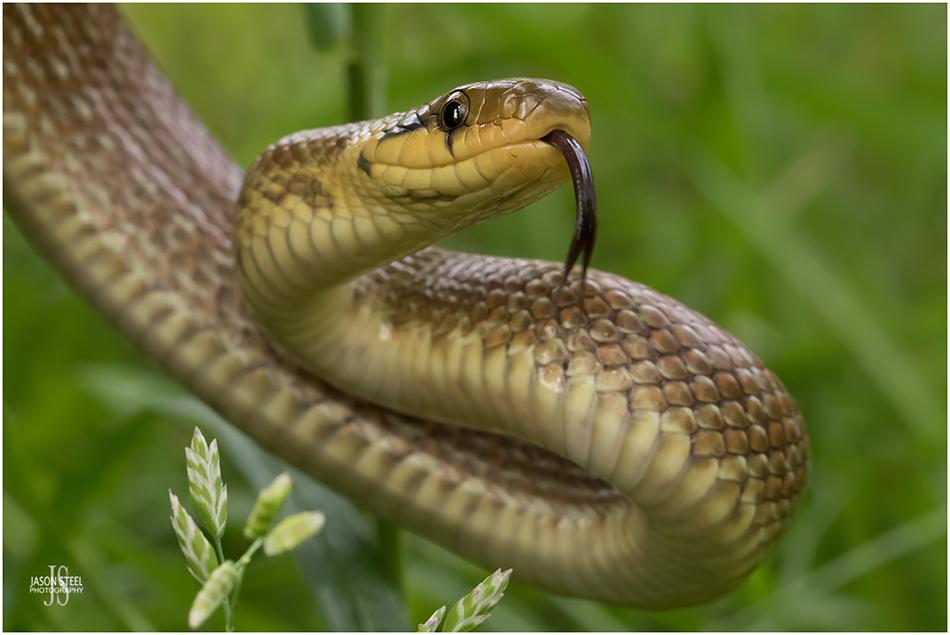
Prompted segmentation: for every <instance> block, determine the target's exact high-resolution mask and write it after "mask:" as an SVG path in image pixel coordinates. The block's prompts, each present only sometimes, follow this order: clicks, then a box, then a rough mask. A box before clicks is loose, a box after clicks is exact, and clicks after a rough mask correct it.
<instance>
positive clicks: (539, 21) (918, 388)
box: [3, 5, 947, 630]
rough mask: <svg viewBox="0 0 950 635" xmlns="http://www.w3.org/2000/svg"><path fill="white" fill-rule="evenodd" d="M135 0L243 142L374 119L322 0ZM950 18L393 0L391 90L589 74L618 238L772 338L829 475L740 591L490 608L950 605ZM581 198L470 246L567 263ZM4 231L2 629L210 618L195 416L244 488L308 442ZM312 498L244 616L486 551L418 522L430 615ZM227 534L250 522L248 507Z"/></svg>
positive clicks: (466, 578) (916, 614) (614, 613)
mask: <svg viewBox="0 0 950 635" xmlns="http://www.w3.org/2000/svg"><path fill="white" fill-rule="evenodd" d="M127 14H128V15H129V16H130V18H131V19H132V21H133V23H134V25H135V27H136V29H137V30H138V31H139V33H140V34H141V36H142V37H143V38H144V39H145V41H146V42H147V43H148V45H149V46H150V47H151V48H152V50H153V51H154V52H155V54H156V56H157V58H158V59H159V61H160V63H161V65H162V67H163V68H164V69H165V71H166V72H167V73H168V75H169V76H170V77H171V79H172V80H173V82H174V83H175V85H176V86H177V88H178V89H179V91H180V93H181V94H182V95H183V96H184V97H185V99H186V100H187V101H188V102H189V103H190V104H191V105H192V106H193V108H194V109H195V110H196V112H197V113H198V114H199V115H200V116H201V117H202V118H203V119H204V121H205V122H206V123H207V124H208V126H209V127H210V128H211V130H212V131H213V132H214V133H215V134H216V135H217V136H218V138H219V139H220V140H221V141H222V143H223V144H224V146H225V147H226V148H228V149H229V150H230V151H231V153H232V154H233V156H234V157H235V158H236V159H237V160H238V161H239V162H240V163H241V164H242V165H247V164H248V163H249V162H250V161H251V160H252V158H253V157H254V156H255V155H256V154H257V153H258V152H259V151H260V150H261V149H263V148H264V147H265V146H266V145H267V144H268V143H270V142H271V141H273V140H275V139H277V138H278V137H279V136H281V135H284V134H287V133H289V132H292V131H295V130H298V129H302V128H308V127H319V126H323V125H329V124H333V123H339V122H342V121H345V120H346V119H347V117H346V114H345V113H346V104H345V102H346V86H345V83H344V78H345V75H344V73H345V62H346V55H345V52H344V51H342V50H340V49H338V48H333V47H331V48H329V49H327V50H321V51H317V50H316V49H315V48H313V47H312V45H311V43H310V41H309V39H308V38H309V35H310V33H309V32H308V26H307V20H306V14H305V12H304V11H303V10H302V9H301V8H300V7H296V6H285V5H274V6H267V7H264V6H254V5H239V6H238V5H235V6H227V5H216V6H182V5H177V6H161V5H152V6H147V5H135V6H130V7H128V8H127ZM946 18H947V16H946V7H945V6H942V5H903V6H895V5H872V6H869V5H848V6H833V5H825V6H815V5H811V6H779V5H770V6H750V5H743V6H708V5H704V6H687V5H677V6H650V5H639V6H620V5H601V6H586V5H557V6H543V5H530V6H528V5H525V6H519V5H506V6H495V5H467V6H449V5H424V6H422V5H399V6H391V7H388V8H387V10H385V17H384V19H385V23H384V28H383V31H384V32H385V33H386V40H385V41H384V42H382V43H381V44H380V50H381V51H383V54H384V56H385V59H384V60H383V62H384V63H385V68H386V73H387V84H386V85H387V95H386V96H387V101H388V103H389V105H390V106H391V107H392V109H393V110H395V109H401V108H406V107H410V106H414V105H416V104H418V103H422V102H423V101H426V100H428V99H430V98H431V97H432V96H435V95H437V94H440V93H442V92H444V91H446V90H447V89H449V88H451V87H452V86H454V85H456V84H460V83H463V82H468V81H473V80H478V79H488V78H495V77H505V76H541V77H551V78H554V79H557V80H560V81H564V82H567V83H571V84H573V85H575V86H577V87H578V88H580V89H581V91H582V92H584V93H585V94H586V95H587V97H588V99H589V100H590V103H591V106H592V110H593V117H594V133H593V134H594V136H593V143H592V149H591V153H590V157H591V162H592V164H593V169H594V174H595V177H596V179H597V188H598V195H599V201H600V218H601V221H600V222H601V234H600V239H599V244H598V247H597V250H596V251H595V254H594V260H593V265H594V266H596V267H597V268H600V269H605V270H609V271H614V272H617V273H620V274H623V275H624V276H627V277H630V278H632V279H635V280H639V281H641V282H644V283H646V284H649V285H650V286H653V287H655V288H656V289H659V290H660V291H662V292H664V293H667V294H669V295H672V296H674V297H676V298H678V299H680V300H682V301H683V302H685V303H686V304H688V305H689V306H692V307H694V308H696V309H699V310H700V311H702V312H703V313H705V314H706V315H708V316H710V317H711V318H713V319H714V320H716V321H717V322H718V323H720V324H721V325H723V326H724V327H726V328H727V329H728V330H730V331H732V332H733V333H735V334H736V335H738V336H739V337H740V339H742V340H744V341H745V342H747V343H748V344H749V345H750V346H751V347H752V348H753V349H754V350H755V351H756V352H757V353H758V354H759V355H760V356H761V357H762V358H763V359H765V360H766V361H767V362H768V364H769V366H770V367H771V368H772V369H773V370H774V371H776V372H777V373H778V374H779V375H780V376H781V377H782V378H783V380H784V382H785V383H786V385H787V386H788V387H789V389H790V390H791V392H792V393H793V394H794V395H795V396H796V398H797V400H798V402H799V405H800V406H801V409H802V411H803V412H804V414H805V417H806V420H807V422H808V424H809V430H810V432H811V435H812V439H813V448H814V470H813V474H812V480H811V484H810V491H809V494H808V495H807V496H806V497H805V498H804V500H803V502H802V505H801V507H800V510H799V512H798V513H797V517H796V518H795V521H794V523H793V525H792V527H791V529H790V530H789V532H788V534H787V536H786V538H785V540H784V541H783V543H782V544H781V546H780V548H779V550H778V552H777V553H776V555H775V556H774V557H772V558H771V559H770V561H769V562H768V564H767V565H766V566H764V567H762V568H761V569H760V570H758V571H757V572H756V573H755V574H754V575H753V576H752V577H751V578H750V580H749V581H748V582H747V583H746V584H745V585H744V586H743V587H742V588H741V589H739V590H738V591H737V592H735V593H733V594H731V595H729V596H728V597H726V598H723V599H722V600H720V601H717V602H715V603H713V604H710V605H708V606H704V607H699V608H694V609H687V610H678V611H670V612H666V613H649V612H642V611H634V610H630V609H626V608H622V607H611V606H606V605H600V604H596V603H592V602H587V601H580V600H573V599H563V598H555V597H552V596H548V595H546V594H543V593H541V592H539V591H537V590H536V589H534V588H532V587H530V586H529V585H527V584H524V583H519V581H518V580H517V571H516V572H515V578H514V580H513V581H512V584H511V586H510V588H509V591H508V593H507V595H506V597H505V600H504V601H503V602H502V603H501V605H500V606H499V608H498V610H497V611H496V612H495V614H494V616H493V617H492V619H491V620H490V621H489V622H487V623H486V625H485V626H486V628H487V629H499V630H501V629H512V630H522V629H563V630H575V629H578V630H580V629H603V630H619V629H623V630H654V629H747V628H756V629H887V630H894V629H897V630H903V629H909V630H916V629H928V630H945V629H946V627H947V614H946V609H947V606H946V599H947V578H946V563H947V555H946V518H947V516H946V494H947V492H946V483H947V480H946V456H947V448H946V424H947V403H946V396H947V393H946V386H947V374H946V372H947V371H946V369H947V366H946V364H947V358H946V351H947V340H946V333H947V330H946V328H947V313H946V310H947V295H946V291H947V278H946V271H947V270H946V267H945V265H946V262H947V242H946V237H947V225H946V222H947V216H946V209H947V198H946V196H947V181H946V174H947V163H946V161H947V146H946V140H947V128H946V121H947V110H946V106H947V101H946V99H947V92H946V90H947V86H946V77H947V67H946V60H947V57H946V50H947V40H946V24H947V19H946ZM572 217H573V208H572V200H571V193H570V189H569V188H562V189H561V190H560V191H559V192H557V193H556V194H554V195H552V196H550V197H548V199H547V200H545V201H542V202H540V203H538V204H536V205H534V206H532V207H531V208H530V209H528V210H525V211H524V212H521V213H518V214H515V215H513V216H510V217H508V218H505V219H502V220H499V221H495V222H492V223H489V224H487V225H484V226H481V227H478V228H475V229H473V230H470V231H468V232H466V233H465V234H463V235H460V236H457V237H454V238H453V239H451V240H450V241H449V243H450V245H451V246H453V247H456V248H460V249H466V250H471V251H478V252H483V253H494V254H505V255H516V256H522V257H538V258H548V259H554V260H560V259H561V258H562V256H563V254H564V251H565V249H566V247H567V243H568V238H569V236H570V231H571V223H572ZM3 256H4V265H5V266H4V301H5V304H4V306H5V309H4V344H5V347H4V366H5V370H6V373H5V375H4V418H5V425H4V428H3V433H4V457H3V458H4V462H3V465H4V498H3V512H4V523H3V532H4V533H3V549H4V563H3V576H4V591H3V592H4V627H5V628H7V629H53V630H56V629H63V628H68V629H78V630H91V629H120V630H121V629H136V628H156V629H181V628H183V627H184V625H185V621H184V620H185V612H186V610H187V607H188V606H189V605H190V602H191V598H192V597H193V595H194V593H195V591H196V590H197V585H196V584H195V583H194V581H193V580H192V579H191V578H190V577H189V576H188V574H187V573H186V571H185V568H184V566H183V562H182V561H181V556H180V554H178V553H177V545H176V543H175V538H174V535H173V533H172V531H171V527H170V526H169V523H168V513H167V509H166V508H167V489H168V487H175V488H178V489H181V488H182V487H183V477H182V476H181V475H182V474H183V473H184V457H183V456H182V453H181V447H182V446H183V445H185V443H187V440H188V438H189V435H190V431H191V428H192V426H193V425H194V424H195V423H196V422H199V423H201V424H202V425H211V426H214V427H212V428H211V434H212V435H215V436H218V438H219V440H220V443H221V444H222V453H223V469H224V472H225V478H226V479H227V480H228V481H229V483H231V484H232V487H233V491H232V492H231V497H232V509H233V511H234V513H235V515H236V516H242V515H246V514H247V512H248V511H249V509H250V506H251V505H252V504H253V500H254V493H255V487H257V486H260V485H262V484H264V483H266V482H268V481H269V480H270V478H272V477H273V476H274V475H275V474H277V473H278V472H279V471H280V470H281V469H283V468H282V466H281V465H280V463H279V462H277V461H275V460H274V459H272V458H270V457H267V456H265V455H264V454H263V453H261V452H259V451H257V450H256V449H255V448H254V447H253V446H251V445H250V444H249V442H248V441H247V440H246V439H245V438H243V437H242V436H241V435H240V434H239V433H237V432H235V431H233V429H231V428H229V427H228V426H226V425H223V424H222V423H221V422H220V421H216V420H215V419H214V417H213V416H212V415H210V414H209V413H208V412H207V411H206V410H205V409H203V408H201V407H200V406H199V405H198V404H196V403H194V400H193V399H191V398H190V397H188V396H187V395H185V394H184V393H183V392H182V391H181V390H180V389H179V388H177V387H176V386H174V385H172V384H171V383H170V382H168V381H167V380H166V379H164V378H163V376H162V375H161V373H160V372H159V371H158V370H156V366H155V364H154V363H153V362H151V361H150V360H148V359H145V358H143V356H142V355H140V354H139V353H138V352H137V351H136V350H135V349H134V348H133V347H132V346H131V345H130V344H129V343H128V342H127V341H126V340H125V339H124V338H122V337H121V336H119V335H117V333H116V332H115V331H114V330H113V329H112V328H111V327H110V326H109V325H108V324H107V323H106V322H105V321H104V320H103V319H102V318H101V317H100V316H99V315H98V314H96V313H94V312H93V311H92V310H91V309H90V308H89V306H88V305H87V304H86V303H85V302H84V301H83V300H81V299H80V298H78V297H77V296H76V295H75V294H74V293H73V292H72V291H71V290H70V289H69V288H68V287H67V286H66V285H65V284H64V283H63V282H62V281H61V279H60V277H59V276H58V275H57V274H56V272H55V271H54V270H52V269H51V267H50V266H49V265H47V264H46V263H45V261H43V260H41V259H40V258H39V257H38V256H37V255H36V254H35V253H34V252H33V251H32V250H31V249H30V248H29V246H28V245H27V243H26V242H25V240H24V238H23V237H22V235H21V234H20V233H19V231H18V230H17V229H16V227H15V226H14V225H13V224H12V223H10V222H9V220H8V219H6V218H5V220H4V242H3ZM295 480H296V481H297V482H298V483H302V482H303V480H304V477H302V476H298V477H297V478H296V479H295ZM295 489H296V488H295ZM303 496H304V497H305V498H306V500H301V501H300V504H299V507H300V508H314V507H320V508H322V509H324V511H326V512H327V517H328V525H327V531H326V532H325V535H324V536H322V537H321V538H319V539H318V540H315V541H314V542H317V543H320V544H319V545H318V546H317V547H315V548H314V551H313V552H312V553H310V554H309V555H308V556H306V557H303V558H299V559H294V558H293V557H291V556H285V557H282V558H276V559H266V560H262V561H261V562H260V563H259V564H257V565H255V566H258V567H259V569H258V570H257V571H256V572H255V575H254V576H252V577H251V578H250V579H249V580H248V583H247V586H246V588H245V589H244V592H243V593H242V607H241V627H242V628H245V629H264V630H269V629H282V630H283V629H286V630H309V629H317V628H327V627H334V628H346V627H350V628H401V627H407V626H408V625H409V624H416V623H418V622H420V621H423V620H424V619H425V618H426V617H428V616H429V614H430V613H431V612H432V610H433V609H434V608H436V607H438V606H440V605H442V604H444V603H446V602H447V601H450V600H452V599H453V598H456V597H459V596H461V595H463V594H464V593H465V592H467V590H468V589H470V588H471V586H472V585H473V584H474V583H475V582H477V581H478V580H480V579H481V578H482V577H484V575H485V574H486V572H485V571H483V570H481V569H478V568H476V567H474V565H471V564H469V563H467V562H464V561H462V560H461V559H459V558H457V557H455V556H453V555H451V554H448V553H447V552H445V551H443V550H441V549H440V548H437V547H435V546H433V545H431V544H429V543H427V542H425V541H423V540H421V539H418V538H415V537H409V538H408V539H407V547H406V549H407V553H406V555H405V558H404V562H405V572H404V575H405V581H406V584H405V589H406V593H407V598H406V599H407V602H408V615H406V614H401V612H400V611H401V609H400V608H399V602H398V595H397V594H396V592H395V590H394V589H392V588H391V587H390V586H387V583H386V582H385V580H383V579H382V578H381V577H380V572H379V571H378V567H377V566H376V565H375V564H374V563H375V562H376V559H377V558H376V555H374V551H373V550H374V549H375V547H374V545H373V540H372V535H371V533H367V532H371V531H372V529H371V528H372V525H371V524H368V523H367V522H366V519H364V518H362V517H361V516H360V514H359V513H357V512H355V511H354V509H353V508H352V507H351V506H350V505H349V504H348V503H347V502H346V501H344V500H343V499H340V498H339V497H336V496H334V495H333V494H331V493H329V492H327V491H326V490H324V489H323V488H322V487H320V486H319V485H317V484H315V483H313V482H312V481H311V482H310V489H309V493H307V492H305V493H304V494H303ZM315 501H316V502H315ZM334 523H336V525H335V526H334ZM367 528H370V529H367ZM225 541H226V546H225V548H226V550H228V551H240V550H241V549H242V548H243V545H244V543H243V539H242V538H241V536H240V531H239V530H238V529H235V528H232V530H230V531H229V532H228V534H227V535H226V536H225ZM321 541H322V542H321ZM227 543H231V544H227ZM51 563H65V564H68V565H69V566H70V570H71V571H72V572H73V573H79V574H81V575H82V576H83V579H84V582H85V583H86V591H85V593H84V594H83V595H82V596H81V597H74V598H73V599H72V600H71V601H70V602H69V604H68V605H67V606H66V607H52V608H46V607H44V606H42V601H41V600H39V599H38V598H37V597H36V596H30V595H29V594H28V593H27V589H28V586H29V582H28V580H29V578H28V576H30V575H41V574H42V572H43V571H44V570H46V567H47V566H48V565H49V564H51ZM211 623H212V625H214V620H212V622H211ZM217 627H218V628H220V627H221V624H217Z"/></svg>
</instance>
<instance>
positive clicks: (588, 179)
mask: <svg viewBox="0 0 950 635" xmlns="http://www.w3.org/2000/svg"><path fill="white" fill-rule="evenodd" d="M541 140H542V141H544V142H546V143H549V144H551V145H553V146H554V147H555V148H557V149H558V150H560V151H561V154H562V155H563V156H564V159H565V161H567V165H568V168H569V169H570V172H571V181H572V182H573V184H574V200H575V204H576V221H575V223H574V235H573V236H571V244H570V247H568V250H567V258H566V259H565V261H564V278H563V280H562V282H561V284H566V283H567V278H568V275H570V273H571V270H572V269H573V268H574V265H575V264H576V263H577V259H578V258H580V257H581V255H582V254H583V256H584V257H583V259H582V260H581V290H580V291H581V295H583V292H584V281H585V280H586V278H587V267H588V265H589V264H590V258H591V255H593V253H594V242H595V241H596V239H597V196H596V194H595V192H594V177H593V174H592V173H591V169H590V162H589V161H588V160H587V154H586V153H585V152H584V148H583V147H582V146H581V144H580V142H579V141H578V140H577V139H575V138H574V137H573V136H571V135H570V134H568V133H567V132H565V131H563V130H553V131H551V132H549V133H548V134H547V135H545V136H544V137H542V139H541Z"/></svg>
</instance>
